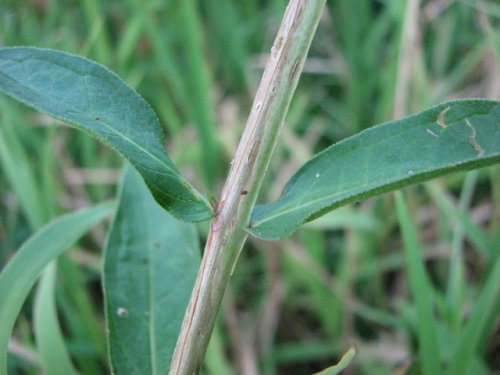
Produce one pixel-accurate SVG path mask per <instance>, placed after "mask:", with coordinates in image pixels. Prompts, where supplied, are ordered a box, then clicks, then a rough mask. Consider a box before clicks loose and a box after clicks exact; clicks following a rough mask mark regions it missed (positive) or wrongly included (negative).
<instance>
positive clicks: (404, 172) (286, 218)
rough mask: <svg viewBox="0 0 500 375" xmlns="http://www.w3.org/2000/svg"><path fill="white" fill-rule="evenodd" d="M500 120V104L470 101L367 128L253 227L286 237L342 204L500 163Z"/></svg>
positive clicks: (329, 154) (317, 163)
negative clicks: (454, 172)
mask: <svg viewBox="0 0 500 375" xmlns="http://www.w3.org/2000/svg"><path fill="white" fill-rule="evenodd" d="M499 121H500V102H496V101H487V100H462V101H454V102H448V103H444V104H441V105H438V106H436V107H433V108H431V109H428V110H426V111H424V112H421V113H419V114H417V115H413V116H410V117H406V118H404V119H401V120H398V121H393V122H389V123H386V124H383V125H380V126H376V127H373V128H371V129H368V130H366V131H364V132H361V133H359V134H357V135H355V136H353V137H350V138H348V139H346V140H344V141H342V142H339V143H337V144H335V145H333V146H331V147H329V148H327V149H326V150H324V151H322V152H320V153H319V154H317V155H316V156H314V157H313V158H312V159H311V160H309V161H308V162H307V163H306V164H304V165H303V166H302V167H301V168H300V169H299V171H298V172H297V173H296V174H295V175H294V176H293V177H292V178H291V179H290V181H289V182H288V183H287V185H286V187H285V189H284V190H283V193H282V195H281V197H280V198H279V199H278V200H277V201H275V202H274V203H271V204H266V205H260V206H257V207H256V208H255V210H254V212H253V215H252V220H251V223H250V228H249V232H250V233H251V234H253V235H255V236H257V237H261V238H264V239H278V238H282V237H284V236H286V235H289V234H291V233H292V232H293V231H294V230H296V229H297V228H298V227H299V226H300V225H301V224H303V223H304V222H307V221H310V220H313V219H315V218H317V217H319V216H321V215H323V214H325V213H327V212H328V211H331V210H333V209H335V208H337V207H340V206H342V205H345V204H348V203H352V202H356V201H360V200H363V199H366V198H369V197H372V196H374V195H377V194H381V193H385V192H389V191H393V190H396V189H400V188H402V187H403V186H407V185H410V184H414V183H417V182H421V181H425V180H429V179H431V178H434V177H437V176H440V175H443V174H445V173H448V172H452V171H457V170H467V169H473V168H479V167H482V166H487V165H491V164H494V163H498V162H499V161H500V146H499V145H500V131H499V127H498V123H499Z"/></svg>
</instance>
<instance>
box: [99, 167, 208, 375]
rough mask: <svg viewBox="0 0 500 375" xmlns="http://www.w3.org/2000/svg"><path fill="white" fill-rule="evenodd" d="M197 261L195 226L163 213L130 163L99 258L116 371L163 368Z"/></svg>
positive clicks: (157, 370)
mask: <svg viewBox="0 0 500 375" xmlns="http://www.w3.org/2000/svg"><path fill="white" fill-rule="evenodd" d="M199 258H200V252H199V243H198V236H197V233H196V231H195V228H194V226H193V225H190V224H186V223H183V222H180V221H177V220H175V219H174V218H172V217H171V216H170V215H168V213H167V212H165V211H164V210H162V209H161V207H160V206H158V204H157V203H156V202H155V201H154V199H153V198H152V197H151V194H150V192H149V191H148V189H147V188H146V186H145V185H144V183H143V181H142V180H141V178H140V177H139V175H137V174H136V173H135V172H134V171H133V170H132V169H130V168H127V169H126V171H125V176H124V181H123V184H122V189H121V199H120V206H119V208H118V211H117V214H116V217H115V219H114V222H113V226H112V228H111V230H110V233H109V238H108V244H107V248H106V254H105V260H104V292H105V299H106V316H107V326H108V332H109V336H108V341H109V348H110V349H109V350H110V356H111V364H112V368H113V373H116V374H140V375H147V374H159V373H165V371H166V370H167V369H168V366H169V364H170V360H171V357H172V355H173V350H174V347H175V344H176V342H177V336H178V334H179V331H180V327H181V324H182V319H183V316H184V312H185V310H186V307H187V304H188V300H189V296H190V295H191V289H192V287H193V285H194V280H195V278H196V273H197V271H198V266H199V260H200V259H199Z"/></svg>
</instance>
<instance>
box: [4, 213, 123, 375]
mask: <svg viewBox="0 0 500 375" xmlns="http://www.w3.org/2000/svg"><path fill="white" fill-rule="evenodd" d="M113 208H114V205H111V204H106V205H101V206H97V207H94V208H90V209H88V210H85V211H79V212H75V213H71V214H67V215H64V216H62V217H60V218H59V219H57V220H54V221H53V222H51V223H49V224H47V225H46V226H44V227H43V228H42V229H40V230H39V231H37V232H36V233H35V234H34V235H33V236H32V237H30V238H29V239H28V240H27V241H26V242H25V243H24V244H23V246H21V248H20V249H19V250H18V251H17V253H16V255H15V256H14V258H12V259H11V260H10V262H9V263H8V264H7V265H6V266H5V268H4V269H3V270H2V273H0V301H2V303H1V304H0V374H7V346H8V343H9V337H10V335H11V332H12V329H13V327H14V323H15V321H16V317H17V316H18V314H19V311H20V310H21V307H22V305H23V303H24V301H25V299H26V297H27V296H28V293H29V291H30V290H31V288H32V287H33V285H34V284H35V282H36V279H37V278H38V277H39V276H40V274H41V272H42V271H43V269H44V268H45V267H46V266H47V265H48V264H49V263H50V262H51V261H53V260H54V259H56V258H57V257H58V256H59V255H60V254H61V253H62V252H63V251H65V250H66V249H68V247H70V246H71V245H72V244H73V243H74V242H75V241H77V240H78V239H79V238H80V237H81V236H82V235H83V234H85V232H87V231H88V230H89V229H90V228H92V227H93V226H95V225H96V224H97V223H98V222H99V221H100V220H102V219H103V218H104V217H105V216H106V215H108V214H109V213H110V212H111V211H112V209H113Z"/></svg>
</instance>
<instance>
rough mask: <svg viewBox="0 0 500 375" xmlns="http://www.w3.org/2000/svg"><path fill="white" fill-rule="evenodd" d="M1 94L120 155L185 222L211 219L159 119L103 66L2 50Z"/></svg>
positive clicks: (59, 55)
mask: <svg viewBox="0 0 500 375" xmlns="http://www.w3.org/2000/svg"><path fill="white" fill-rule="evenodd" d="M0 90H1V91H3V92H5V93H6V94H7V95H9V96H11V97H13V98H14V99H16V100H18V101H20V102H22V103H24V104H26V105H28V106H30V107H32V108H35V109H37V110H39V111H41V112H45V113H47V114H49V115H51V116H53V117H55V118H57V119H60V120H62V121H65V122H67V123H69V124H71V125H72V126H74V127H76V128H78V129H80V130H83V131H84V132H86V133H88V134H90V135H92V136H93V137H95V138H97V139H99V140H100V141H102V142H104V143H105V144H107V145H108V146H110V147H112V148H113V149H115V150H116V151H117V152H118V153H120V154H121V155H122V156H123V157H125V158H126V159H128V160H129V161H130V163H131V164H132V165H133V166H134V167H135V168H136V169H137V170H138V171H139V172H140V173H141V175H142V176H143V178H144V180H145V181H146V183H147V185H148V187H149V188H150V190H151V191H152V193H153V195H154V196H155V198H156V200H157V201H158V202H159V203H160V204H161V205H162V207H164V208H165V209H167V210H168V211H170V212H171V213H172V214H173V215H175V216H177V217H179V218H181V219H182V220H186V221H203V220H208V219H210V218H211V217H212V214H213V213H212V209H211V208H210V205H209V204H208V203H207V201H206V200H205V199H204V198H203V197H202V196H201V195H200V194H199V193H198V192H197V191H196V190H195V189H194V188H193V187H192V186H191V185H190V184H189V183H188V182H187V181H185V180H184V179H183V178H182V176H181V175H180V173H179V172H178V170H177V169H176V167H175V166H174V164H173V163H172V161H171V160H170V158H169V157H168V155H167V153H166V152H165V149H164V145H163V133H162V130H161V127H160V125H159V121H158V118H157V117H156V114H155V113H154V112H153V110H152V109H151V108H150V107H149V105H148V104H147V103H146V102H145V101H144V100H143V99H142V98H141V97H140V96H139V95H138V94H137V93H136V92H135V91H134V90H133V89H131V88H130V87H129V86H128V85H127V84H125V83H124V82H123V81H122V80H121V79H120V78H119V77H118V76H116V75H115V74H114V73H112V72H111V71H110V70H108V69H107V68H105V67H104V66H102V65H99V64H97V63H95V62H93V61H91V60H88V59H86V58H83V57H79V56H76V55H71V54H67V53H64V52H59V51H54V50H49V49H40V48H32V47H5V48H0ZM139 125H140V126H139Z"/></svg>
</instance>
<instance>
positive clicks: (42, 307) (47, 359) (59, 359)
mask: <svg viewBox="0 0 500 375" xmlns="http://www.w3.org/2000/svg"><path fill="white" fill-rule="evenodd" d="M56 271H57V268H56V263H55V262H52V263H51V264H50V265H49V266H47V268H46V269H45V271H44V273H43V276H42V278H41V280H40V284H39V286H38V290H37V294H36V301H35V316H34V322H35V334H36V339H37V346H38V348H39V354H40V360H41V362H42V368H43V370H44V372H45V373H46V374H53V375H70V374H76V373H77V372H76V370H75V368H74V367H73V364H72V363H71V359H70V358H69V356H68V351H67V350H66V347H65V346H64V339H63V336H62V332H61V329H60V327H59V322H58V321H57V312H56V301H55V286H56V274H57V272H56Z"/></svg>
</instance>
